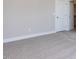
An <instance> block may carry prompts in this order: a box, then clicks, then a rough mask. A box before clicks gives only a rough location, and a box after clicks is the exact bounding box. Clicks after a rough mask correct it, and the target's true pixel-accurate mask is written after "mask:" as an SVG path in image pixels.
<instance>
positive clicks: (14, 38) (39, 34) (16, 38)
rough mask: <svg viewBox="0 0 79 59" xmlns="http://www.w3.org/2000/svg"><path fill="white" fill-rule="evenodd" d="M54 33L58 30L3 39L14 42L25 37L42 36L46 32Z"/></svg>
mask: <svg viewBox="0 0 79 59" xmlns="http://www.w3.org/2000/svg"><path fill="white" fill-rule="evenodd" d="M52 33H56V32H52V31H51V32H44V33H38V34H32V35H28V36H20V37H13V38H8V39H4V40H3V43H8V42H13V41H17V40H23V39H28V38H32V37H37V36H42V35H46V34H52Z"/></svg>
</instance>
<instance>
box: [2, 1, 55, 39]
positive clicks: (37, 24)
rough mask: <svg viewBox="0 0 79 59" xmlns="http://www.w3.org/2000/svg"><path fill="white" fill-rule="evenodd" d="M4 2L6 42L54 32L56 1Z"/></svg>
mask: <svg viewBox="0 0 79 59" xmlns="http://www.w3.org/2000/svg"><path fill="white" fill-rule="evenodd" d="M3 2H4V5H3V8H4V10H3V11H4V13H3V14H4V20H3V22H4V23H3V28H4V29H3V31H4V32H3V34H4V35H3V36H4V40H6V39H7V38H14V37H19V36H27V35H33V34H39V33H43V32H51V31H54V29H55V27H54V23H55V22H54V5H55V4H54V0H4V1H3Z"/></svg>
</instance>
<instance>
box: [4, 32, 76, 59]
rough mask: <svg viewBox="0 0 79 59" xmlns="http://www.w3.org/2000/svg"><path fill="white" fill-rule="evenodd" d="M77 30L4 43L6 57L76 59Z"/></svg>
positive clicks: (12, 58) (8, 58)
mask: <svg viewBox="0 0 79 59" xmlns="http://www.w3.org/2000/svg"><path fill="white" fill-rule="evenodd" d="M75 36H76V33H75V31H69V32H58V33H54V34H49V35H44V36H40V37H35V38H30V39H27V40H20V41H16V42H11V43H6V44H4V59H76V37H75Z"/></svg>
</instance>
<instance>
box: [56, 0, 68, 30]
mask: <svg viewBox="0 0 79 59" xmlns="http://www.w3.org/2000/svg"><path fill="white" fill-rule="evenodd" d="M68 22H69V3H68V1H67V0H55V30H56V32H57V31H64V30H66V29H67V28H68Z"/></svg>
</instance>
